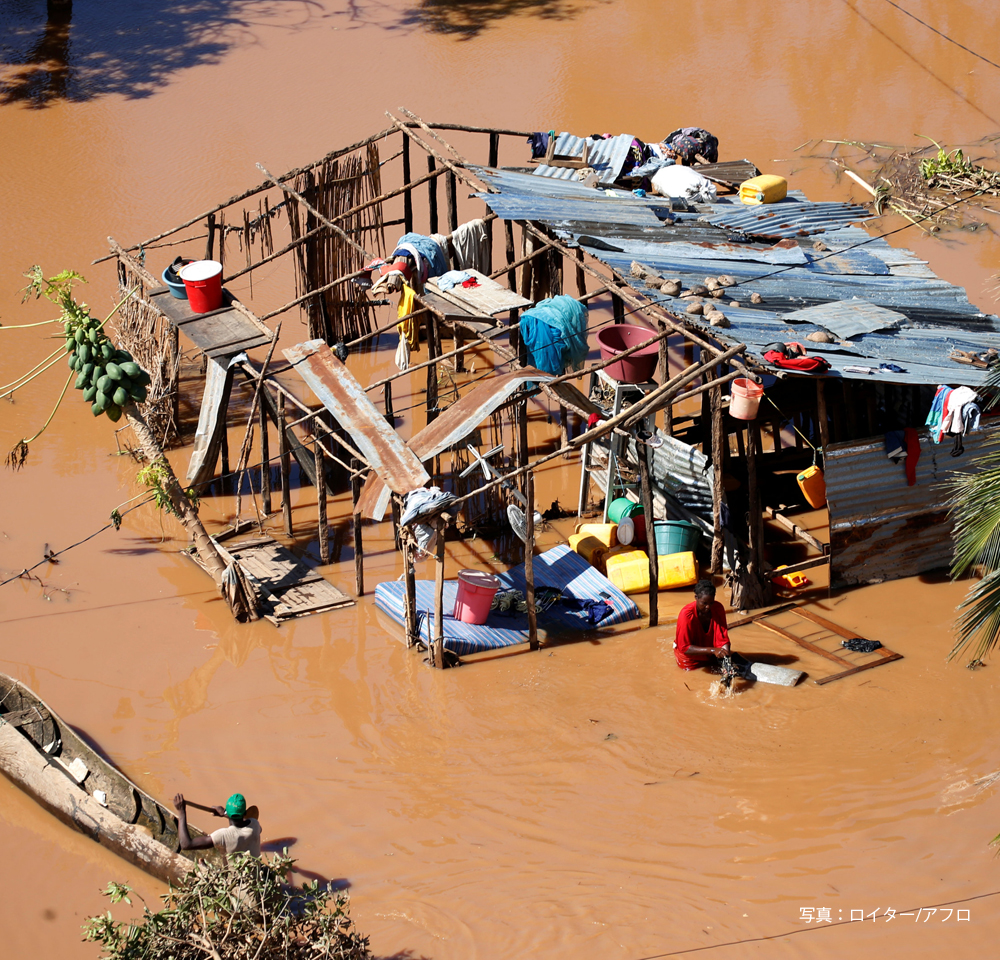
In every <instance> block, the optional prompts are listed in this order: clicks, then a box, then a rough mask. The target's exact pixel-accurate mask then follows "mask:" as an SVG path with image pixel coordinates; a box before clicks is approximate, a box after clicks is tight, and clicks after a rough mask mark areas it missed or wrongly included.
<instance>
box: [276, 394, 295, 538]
mask: <svg viewBox="0 0 1000 960" xmlns="http://www.w3.org/2000/svg"><path fill="white" fill-rule="evenodd" d="M277 400H278V459H279V462H280V464H281V516H282V519H283V520H284V523H285V535H286V536H288V537H290V536H291V535H292V494H291V491H290V490H289V489H288V486H289V475H290V472H291V462H290V457H289V455H288V433H287V427H286V426H285V395H284V394H283V393H279V394H278V397H277Z"/></svg>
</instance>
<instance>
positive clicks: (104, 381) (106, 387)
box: [97, 374, 114, 393]
mask: <svg viewBox="0 0 1000 960" xmlns="http://www.w3.org/2000/svg"><path fill="white" fill-rule="evenodd" d="M97 389H98V390H99V391H100V392H101V393H114V381H113V380H112V379H111V378H110V377H109V376H108V375H107V374H104V376H102V377H98V378H97Z"/></svg>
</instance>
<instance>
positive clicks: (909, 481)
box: [903, 427, 920, 487]
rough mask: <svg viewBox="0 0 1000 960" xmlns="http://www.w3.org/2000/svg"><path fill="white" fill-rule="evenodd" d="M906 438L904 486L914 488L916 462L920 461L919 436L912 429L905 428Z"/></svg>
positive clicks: (904, 434)
mask: <svg viewBox="0 0 1000 960" xmlns="http://www.w3.org/2000/svg"><path fill="white" fill-rule="evenodd" d="M903 436H904V437H905V438H906V463H905V464H904V466H905V467H906V485H907V486H908V487H913V486H916V483H917V461H918V460H919V459H920V434H919V433H918V432H917V431H916V430H915V429H914V428H913V427H907V428H906V429H905V430H904V431H903Z"/></svg>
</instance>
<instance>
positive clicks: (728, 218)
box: [703, 197, 873, 238]
mask: <svg viewBox="0 0 1000 960" xmlns="http://www.w3.org/2000/svg"><path fill="white" fill-rule="evenodd" d="M872 217H873V214H871V213H870V212H869V211H868V210H866V209H865V208H864V207H859V206H858V205H857V204H854V203H813V202H811V201H808V200H806V201H802V200H797V199H795V198H792V197H789V198H787V199H785V200H782V201H781V202H780V203H769V204H766V205H761V206H752V207H744V206H742V205H740V206H735V205H734V207H733V209H732V210H731V211H727V212H725V213H716V214H712V215H710V216H707V217H704V218H703V219H705V220H707V221H708V222H709V223H712V224H715V226H718V227H724V228H725V229H726V230H734V231H739V232H740V233H745V234H748V235H749V236H752V237H788V238H794V237H811V236H813V235H815V234H818V233H825V232H826V231H827V230H834V229H836V228H837V227H842V226H847V225H848V224H851V223H856V222H858V221H859V220H871V219H872Z"/></svg>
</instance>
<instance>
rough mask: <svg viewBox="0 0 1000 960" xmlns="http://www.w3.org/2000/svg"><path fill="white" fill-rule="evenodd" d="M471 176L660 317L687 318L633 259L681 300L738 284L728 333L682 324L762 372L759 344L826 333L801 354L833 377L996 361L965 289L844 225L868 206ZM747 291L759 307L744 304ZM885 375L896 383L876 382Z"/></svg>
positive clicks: (507, 213) (970, 369)
mask: <svg viewBox="0 0 1000 960" xmlns="http://www.w3.org/2000/svg"><path fill="white" fill-rule="evenodd" d="M572 172H573V173H574V174H575V172H576V171H572ZM476 173H477V174H478V175H479V176H481V177H482V178H484V180H486V181H487V182H489V183H490V185H491V186H492V187H494V188H495V189H496V190H498V191H499V192H498V193H490V194H480V196H481V197H482V198H483V199H484V200H485V201H486V202H487V203H488V204H489V205H490V207H491V208H492V209H493V210H494V212H496V214H497V215H498V216H500V217H501V218H503V219H510V220H533V221H537V222H541V223H544V224H545V225H546V226H548V227H549V228H550V229H552V230H553V231H554V232H555V233H556V234H557V235H558V236H559V237H560V238H562V239H563V240H564V241H565V242H566V243H567V244H568V245H569V246H579V247H583V248H584V249H585V250H587V252H588V253H591V254H592V255H593V256H595V257H597V258H599V259H600V260H602V261H603V262H605V263H606V264H608V265H609V266H610V267H612V268H613V269H614V270H615V271H616V272H617V273H618V274H619V275H620V276H622V277H623V278H625V279H626V280H628V282H629V283H630V284H631V285H632V286H633V287H634V288H635V289H637V290H639V291H640V292H642V293H644V294H646V295H647V296H648V297H650V298H651V299H653V300H655V301H657V302H659V303H662V304H663V305H664V306H665V307H666V308H667V309H672V310H674V311H675V312H677V313H680V314H683V313H684V312H685V308H686V307H687V301H685V300H682V299H675V298H672V297H669V296H666V295H664V294H663V293H661V291H660V290H659V289H658V288H657V287H655V286H653V285H651V284H650V283H647V282H644V281H643V280H641V279H636V278H634V277H631V276H630V275H629V271H630V266H631V264H632V262H633V261H638V262H640V263H642V264H643V265H644V266H646V267H647V268H649V269H651V270H652V271H655V272H656V273H658V274H659V275H660V276H662V277H663V278H679V279H680V281H681V283H682V285H683V287H684V288H685V289H687V288H689V287H691V286H692V285H694V284H702V283H704V282H705V278H706V277H715V276H720V275H724V274H728V275H729V276H731V277H732V278H734V279H735V280H736V286H733V287H729V288H727V290H726V292H725V296H724V297H723V298H722V299H721V300H716V301H715V306H716V307H717V308H718V309H719V310H720V311H721V312H722V313H723V314H725V316H726V319H727V320H728V321H729V323H730V327H729V328H728V329H723V328H718V327H710V326H709V324H708V323H707V321H704V320H702V319H701V318H700V317H697V316H692V315H688V316H687V319H688V320H689V321H690V322H692V323H693V324H694V325H695V326H699V327H703V328H704V329H705V331H706V332H710V334H711V336H712V337H714V338H715V339H717V340H718V341H720V342H722V343H724V344H725V345H727V346H728V345H730V344H736V343H746V344H747V347H748V353H750V354H751V355H753V356H754V358H755V359H756V360H757V361H758V362H760V364H761V366H763V367H769V365H768V364H767V363H766V362H764V361H763V359H762V353H763V348H764V347H765V346H766V345H767V344H769V343H773V342H775V341H783V342H787V341H790V340H797V341H804V340H805V339H806V337H807V336H808V335H809V334H810V333H814V332H819V331H826V332H828V333H830V334H832V335H833V337H835V338H836V340H835V342H833V343H815V342H809V343H808V348H809V351H810V352H811V353H816V354H820V355H822V356H823V357H825V358H826V359H827V360H828V361H829V362H830V364H831V369H830V371H829V374H828V375H829V376H832V377H847V378H857V379H878V380H881V381H883V382H888V383H915V384H939V383H950V384H966V385H968V386H972V387H976V386H979V385H980V384H982V383H983V381H984V380H985V378H986V371H985V370H984V369H981V368H978V367H974V366H970V365H968V364H962V363H958V362H956V361H954V360H951V359H949V356H950V354H951V353H952V351H954V350H959V351H970V352H976V353H981V352H983V351H985V350H987V349H988V348H990V347H995V348H997V349H1000V320H998V319H997V317H996V316H994V315H992V314H984V313H982V312H980V310H979V309H978V308H977V307H976V306H974V305H973V304H971V303H970V302H969V300H968V297H967V296H966V293H965V290H964V289H962V288H961V287H957V286H954V285H953V284H950V283H947V282H946V281H944V280H942V279H940V278H939V277H937V276H936V275H935V274H934V273H933V272H932V271H931V270H930V269H928V267H927V264H926V261H923V260H920V259H919V258H918V257H917V256H916V255H915V254H913V253H912V252H910V251H909V250H903V249H899V248H897V247H892V246H890V245H889V244H888V243H887V242H886V241H885V240H883V239H881V238H878V237H871V236H870V235H869V234H868V233H867V232H865V231H864V230H862V229H861V228H860V227H858V226H854V225H853V224H855V223H857V222H859V221H862V220H867V219H870V218H871V217H872V214H871V213H870V212H869V211H868V210H866V209H865V208H864V207H859V206H857V205H855V204H849V203H829V202H824V203H814V202H812V201H810V200H809V199H807V198H806V197H805V196H804V195H803V194H802V193H800V192H798V191H789V195H788V197H787V199H786V200H783V201H781V202H780V203H776V204H769V205H766V206H755V207H747V206H744V205H743V204H741V203H740V201H739V198H738V197H735V196H734V197H721V198H719V200H718V202H716V203H712V204H698V205H697V207H696V208H694V209H693V210H691V209H686V210H682V211H678V210H675V209H672V206H678V204H672V203H671V201H670V199H669V198H664V197H648V198H640V197H636V196H635V195H633V194H632V193H631V192H630V191H628V190H624V189H621V188H609V187H600V188H597V189H594V188H587V187H584V186H583V185H582V184H581V183H579V182H574V181H572V180H564V179H551V178H549V177H544V176H533V175H529V174H525V173H520V172H516V171H511V170H491V169H487V168H476ZM679 206H684V207H686V206H687V205H686V204H680V205H679ZM817 241H821V243H819V244H817ZM754 293H757V294H759V295H760V298H761V303H759V304H755V303H753V302H751V299H750V298H751V295H752V294H754ZM734 302H735V303H736V304H737V305H736V306H732V305H731V303H734ZM890 321H891V322H890ZM882 363H891V364H895V365H896V366H898V367H901V368H902V369H903V372H902V373H895V372H887V371H880V370H878V367H879V364H882ZM851 368H854V369H851ZM869 370H871V371H873V373H869V372H867V371H869Z"/></svg>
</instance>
